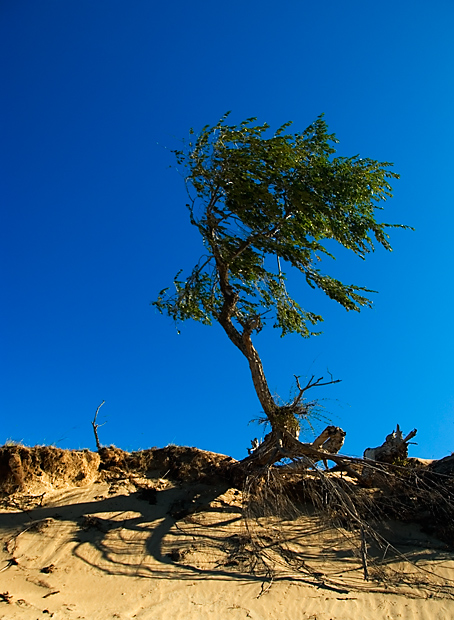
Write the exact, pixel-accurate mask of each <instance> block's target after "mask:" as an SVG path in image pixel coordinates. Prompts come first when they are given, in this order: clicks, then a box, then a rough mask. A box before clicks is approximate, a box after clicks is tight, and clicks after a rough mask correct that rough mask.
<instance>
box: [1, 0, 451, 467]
mask: <svg viewBox="0 0 454 620" xmlns="http://www.w3.org/2000/svg"><path fill="white" fill-rule="evenodd" d="M453 30H454V5H453V3H452V1H451V0H446V1H441V0H433V1H431V2H429V1H428V0H425V1H421V0H399V1H396V0H393V1H390V0H384V1H383V2H365V1H364V0H361V1H360V0H345V1H344V2H339V1H338V0H327V1H325V2H322V3H320V2H306V1H304V0H298V1H297V0H283V1H282V2H271V1H268V0H265V1H264V0H260V2H259V1H258V0H250V1H248V2H244V1H241V2H240V1H239V0H231V1H230V2H228V3H215V2H214V3H213V2H208V1H201V0H193V1H192V2H182V1H181V0H176V1H175V2H172V3H164V2H152V1H151V0H134V2H126V1H121V2H120V1H118V0H96V1H93V0H65V1H64V2H62V1H60V0H53V1H50V0H40V1H39V2H37V1H36V0H19V1H18V0H3V1H2V2H1V4H0V48H1V58H2V63H1V66H0V78H1V90H2V95H1V102H0V106H1V108H0V117H1V121H0V122H1V148H0V157H1V162H0V165H1V178H0V193H1V204H2V225H1V236H2V239H1V254H2V255H1V265H2V267H1V269H2V286H1V295H2V303H1V313H2V320H1V332H2V333H1V362H0V363H1V391H0V406H1V414H0V416H1V417H0V443H2V442H4V441H6V440H7V439H13V440H16V441H19V440H22V441H23V442H24V443H25V444H28V445H33V444H43V443H45V444H55V445H57V446H60V447H69V448H79V447H89V448H94V439H93V435H92V429H91V425H90V421H91V420H92V418H93V414H94V412H95V410H96V407H97V406H98V405H99V404H100V402H101V401H102V400H103V399H104V400H105V401H106V404H105V405H104V406H103V408H102V409H101V411H100V419H99V421H100V422H101V423H103V422H106V424H105V426H103V427H102V428H101V429H100V438H101V442H102V443H104V444H109V443H114V444H116V445H118V446H120V447H122V448H124V449H128V450H133V449H138V448H147V447H150V446H163V445H166V444H168V443H177V444H182V445H193V446H197V447H199V448H203V449H208V450H213V451H217V452H222V453H226V454H231V455H232V456H235V457H237V458H239V457H241V456H244V454H245V452H246V448H247V447H248V445H249V441H250V439H251V438H253V437H254V436H256V435H258V434H259V433H260V432H261V428H259V429H257V427H256V426H254V425H249V426H248V422H249V421H250V420H251V419H253V418H256V417H258V416H260V405H259V403H258V400H257V398H256V396H255V393H254V391H253V388H252V383H251V380H250V377H249V374H248V367H247V364H246V362H245V360H244V359H243V358H242V357H241V354H240V353H239V352H238V351H237V350H236V349H235V348H234V347H233V345H232V344H231V343H230V342H229V341H228V340H227V338H226V336H225V335H224V334H223V333H222V331H221V330H220V329H219V328H216V327H213V328H208V327H203V326H201V325H198V324H193V323H192V324H186V325H184V326H183V328H182V332H181V335H178V334H177V333H176V330H175V328H174V326H173V324H172V323H171V321H170V320H169V319H167V318H165V317H163V316H161V315H159V314H158V313H157V312H156V311H155V310H154V309H153V308H152V307H150V305H149V303H150V301H152V300H153V299H154V298H155V297H156V295H157V292H158V291H159V290H160V289H161V288H163V287H165V286H167V285H168V284H170V283H171V282H172V278H173V276H174V275H175V273H176V272H177V271H178V269H180V268H184V267H187V268H188V269H189V268H190V267H192V265H193V263H194V262H195V261H196V260H197V258H198V256H199V253H201V252H202V247H201V245H200V242H199V239H198V236H197V232H196V231H195V230H194V229H192V228H191V226H190V224H189V220H188V216H187V212H186V209H185V202H186V196H185V190H184V185H183V182H182V179H181V177H180V176H179V174H178V172H177V171H175V169H173V168H170V167H169V166H170V165H171V164H172V163H173V159H172V155H171V153H170V149H172V148H177V147H178V145H179V142H178V140H179V139H180V138H181V137H184V136H186V135H187V132H188V130H189V128H190V127H191V126H192V127H194V128H195V129H197V128H201V127H202V126H203V125H205V124H206V123H214V122H216V121H217V120H218V119H219V118H220V116H221V115H222V114H223V113H224V112H226V111H227V110H232V111H233V113H232V118H233V119H234V120H236V121H241V120H243V119H244V118H247V117H250V116H257V117H258V119H259V121H261V122H262V121H266V122H268V123H269V124H271V125H272V126H274V127H277V126H278V125H280V124H282V123H283V122H285V121H287V120H293V121H294V129H295V130H302V129H304V128H305V127H306V126H307V125H309V124H310V123H311V122H312V121H313V120H314V119H315V118H316V117H317V115H319V114H320V113H322V112H324V113H325V115H326V120H327V122H328V125H329V129H330V130H331V131H333V132H335V133H336V134H337V137H338V138H339V140H340V144H339V154H341V155H355V154H357V153H360V154H361V155H362V156H364V157H371V158H373V159H377V160H387V161H392V162H394V163H395V170H396V172H399V173H400V174H401V180H400V181H397V182H396V183H395V197H394V198H393V199H392V200H391V201H389V202H388V203H387V204H386V211H385V212H384V214H383V219H384V220H385V221H389V222H398V223H406V224H409V225H411V226H414V227H415V229H416V231H415V232H414V233H411V232H405V231H400V230H396V231H394V232H393V234H392V241H393V246H394V252H393V253H392V254H388V253H386V252H384V251H377V252H376V253H375V254H374V255H372V256H370V257H369V258H368V259H367V260H366V261H365V262H362V261H360V260H359V259H355V258H354V257H353V258H352V257H349V256H348V255H346V254H345V253H341V255H340V258H339V260H338V261H336V263H334V264H333V265H331V264H329V263H327V264H326V268H327V270H331V273H333V274H334V275H337V276H338V277H340V278H341V279H342V280H343V281H345V282H349V283H355V284H358V285H365V286H368V287H369V288H372V289H376V290H378V291H379V294H378V295H375V296H374V309H373V310H364V311H363V312H362V313H361V314H356V313H346V312H345V311H344V310H343V309H342V308H340V307H336V305H335V304H334V302H331V301H329V300H325V299H323V297H322V296H321V295H313V294H311V295H309V292H308V291H307V286H306V285H305V284H304V283H303V282H302V281H301V282H299V281H295V282H294V287H295V288H294V293H295V295H296V296H297V297H298V299H299V300H300V301H301V303H302V305H303V306H307V307H308V309H310V310H312V311H315V312H320V313H321V314H323V315H324V317H325V323H324V324H323V330H324V333H323V335H322V336H320V337H318V338H314V339H312V340H310V341H307V340H302V339H298V338H297V337H287V338H285V339H280V338H279V337H278V335H277V333H276V334H274V333H270V332H269V331H268V332H265V331H264V332H262V334H260V338H259V339H258V341H257V348H258V350H259V352H260V353H261V355H262V358H263V362H264V365H265V369H266V371H267V374H268V378H269V383H270V386H271V388H272V390H273V391H275V392H277V393H279V394H280V395H281V396H282V397H283V398H286V397H288V396H289V394H290V390H291V387H292V382H293V375H294V374H298V375H301V376H302V377H304V376H305V375H308V376H310V375H312V374H315V375H317V376H318V375H321V374H323V373H326V369H327V368H328V369H329V371H330V372H331V373H332V374H333V375H334V376H335V377H338V378H341V379H342V383H340V384H338V385H336V386H330V387H327V388H320V389H319V391H316V390H314V391H313V393H312V396H314V397H315V396H316V397H319V398H321V399H326V400H324V401H323V404H324V405H325V407H326V415H327V416H328V418H330V420H331V422H332V423H334V424H336V425H339V426H342V427H343V428H344V429H345V430H346V431H347V439H346V443H345V446H344V451H345V452H346V453H348V454H355V455H358V454H362V452H363V450H364V449H365V448H366V447H369V446H376V445H379V444H380V443H381V442H382V441H383V439H384V437H385V435H386V434H387V433H389V432H390V431H391V430H392V429H393V428H394V427H395V425H396V423H397V422H399V423H400V425H401V427H402V428H403V429H404V431H410V430H411V429H412V428H413V427H414V426H416V427H417V428H418V435H417V437H416V440H417V441H418V446H413V447H412V448H411V454H413V455H417V456H423V457H428V458H430V457H432V458H433V457H441V456H444V455H446V454H448V453H450V452H451V451H452V450H454V443H453V440H452V438H453V435H454V416H453V413H454V382H453V349H454V327H453V321H452V308H453V306H454V293H453V282H452V271H453V240H452V239H453V231H454V210H453V192H452V175H453V155H452V144H453V140H454V115H453V110H454V37H453ZM317 428H319V427H317ZM320 428H321V427H320ZM307 439H310V435H307Z"/></svg>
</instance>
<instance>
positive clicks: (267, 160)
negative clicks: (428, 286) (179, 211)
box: [154, 115, 398, 337]
mask: <svg viewBox="0 0 454 620" xmlns="http://www.w3.org/2000/svg"><path fill="white" fill-rule="evenodd" d="M226 120H227V115H225V116H224V117H223V118H222V119H221V121H219V123H217V124H216V125H214V126H213V127H210V126H206V127H204V128H203V130H202V131H201V132H200V134H199V135H197V136H195V134H194V132H193V131H192V130H191V138H192V139H191V140H190V141H189V142H188V144H187V148H184V149H182V150H177V151H174V153H175V155H176V159H177V162H178V165H179V167H183V169H184V176H185V180H186V184H187V188H188V194H189V196H190V199H191V201H190V203H189V204H188V207H189V211H190V218H191V223H192V224H193V225H195V226H196V227H197V228H198V230H199V232H200V234H201V236H202V238H203V242H204V245H205V248H206V250H207V253H206V254H205V255H204V256H202V257H201V259H200V260H199V262H198V263H197V264H196V265H195V267H194V268H193V270H192V272H191V273H190V275H189V276H188V277H185V278H183V277H181V273H182V272H179V274H177V276H176V278H175V281H174V283H175V292H174V293H173V294H169V289H164V290H163V291H161V292H160V295H159V298H158V300H157V301H156V302H154V303H155V305H156V306H157V307H158V308H159V309H160V310H161V311H165V312H166V313H168V314H169V315H170V316H171V317H172V318H174V319H175V320H176V321H184V320H186V319H188V318H192V319H195V320H197V321H201V322H202V323H205V324H211V322H212V321H213V319H214V320H215V321H219V319H220V315H221V313H222V310H223V308H224V304H225V300H226V294H227V296H228V297H229V298H230V299H232V300H233V299H235V307H234V311H233V312H232V313H231V319H232V321H233V322H234V323H236V324H237V325H238V326H241V328H244V327H245V326H246V325H249V326H251V325H253V329H254V330H259V329H261V328H262V327H263V325H264V324H265V323H266V321H267V320H269V318H271V317H272V318H273V321H274V325H273V326H274V327H277V328H279V329H280V330H281V333H282V335H285V334H287V333H290V332H296V333H299V334H301V335H302V336H305V337H307V336H310V335H312V334H313V332H312V326H314V325H315V324H316V323H317V322H318V321H320V320H322V317H321V316H318V315H316V314H314V313H312V312H310V311H309V310H307V309H303V308H302V307H301V306H300V305H299V304H298V302H297V301H296V300H295V299H293V298H292V297H291V296H290V295H289V293H288V291H287V288H286V275H285V270H286V269H288V267H289V266H291V267H293V268H296V269H297V270H298V271H300V272H301V273H302V274H303V275H304V277H305V279H306V282H307V283H308V284H309V285H310V286H311V287H318V288H320V289H321V290H323V291H324V292H325V293H326V294H327V295H328V297H330V298H331V299H334V300H335V301H337V302H338V303H340V304H341V305H342V306H344V308H346V309H347V310H359V309H360V308H361V306H369V305H370V300H369V298H368V297H367V296H365V295H364V293H366V294H367V293H370V292H372V291H370V290H368V289H367V288H364V287H362V286H355V285H352V284H343V283H342V282H340V281H339V280H337V279H335V278H333V277H331V276H330V275H328V274H325V273H323V272H322V271H321V269H320V262H321V258H322V256H323V255H329V256H331V257H333V255H332V254H331V252H329V251H328V250H327V248H326V247H325V246H324V242H326V241H327V240H335V241H337V242H338V243H340V244H341V245H342V246H344V247H345V248H347V249H349V250H351V251H353V252H354V253H355V254H357V255H358V256H360V257H361V258H364V257H365V255H366V254H367V253H369V252H370V251H372V250H373V249H374V242H375V243H379V244H381V245H382V246H383V247H384V248H386V249H387V250H390V249H391V246H390V244H389V241H388V235H387V233H386V232H385V229H386V228H387V226H388V225H387V224H384V223H380V222H378V221H377V220H376V210H377V209H380V208H381V203H382V202H383V201H384V200H386V199H387V198H388V197H390V196H391V186H390V184H389V179H392V178H394V179H396V178H398V175H397V174H396V173H394V172H392V171H391V170H390V167H391V165H392V164H390V163H389V162H377V161H374V160H372V159H364V158H361V157H359V156H353V157H348V158H347V157H334V156H333V155H334V153H335V148H334V145H335V144H337V139H336V137H335V136H334V134H330V133H328V128H327V125H326V122H325V121H324V119H323V117H322V116H320V117H319V118H318V119H317V120H316V121H315V122H314V123H313V124H311V125H310V126H309V127H308V128H307V129H306V130H305V131H303V132H302V133H295V134H290V133H286V131H287V130H288V128H289V127H290V125H291V123H286V124H285V125H283V126H282V127H280V129H278V130H277V131H276V132H275V133H274V135H272V136H268V130H269V126H268V125H267V124H263V125H254V121H255V120H256V119H255V118H251V119H247V120H246V121H244V122H242V123H241V124H240V125H238V126H231V125H227V124H226ZM333 258H334V257H333ZM232 309H233V308H232Z"/></svg>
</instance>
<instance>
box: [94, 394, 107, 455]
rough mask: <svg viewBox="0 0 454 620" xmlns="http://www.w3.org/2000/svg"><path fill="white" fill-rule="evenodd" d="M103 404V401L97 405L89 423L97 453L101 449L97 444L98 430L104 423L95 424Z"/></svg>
mask: <svg viewBox="0 0 454 620" xmlns="http://www.w3.org/2000/svg"><path fill="white" fill-rule="evenodd" d="M105 402H106V401H105V400H103V401H102V403H101V404H100V405H99V407H98V408H97V409H96V413H95V417H94V418H93V421H92V423H91V425H92V426H93V432H94V434H95V441H96V449H97V450H98V451H99V450H101V448H102V446H101V444H100V443H99V437H98V428H99V427H100V426H104V424H105V422H104V424H97V423H96V418H97V417H98V413H99V410H100V409H101V407H102V406H103V405H104V403H105Z"/></svg>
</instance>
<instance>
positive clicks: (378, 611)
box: [0, 476, 454, 620]
mask: <svg viewBox="0 0 454 620" xmlns="http://www.w3.org/2000/svg"><path fill="white" fill-rule="evenodd" d="M133 482H134V484H133V483H132V482H131V480H130V479H128V478H125V477H123V478H121V476H120V479H119V480H117V481H115V480H110V481H104V482H99V481H98V482H90V483H89V484H87V486H85V487H82V488H77V487H70V488H65V489H63V490H57V491H55V490H49V485H47V487H46V489H45V495H44V496H42V497H39V496H38V495H39V494H38V493H37V489H34V497H31V496H28V495H27V494H26V493H16V494H12V495H10V496H9V497H8V498H7V499H6V500H5V501H4V506H3V509H2V510H1V511H0V538H1V549H0V570H1V572H0V595H1V596H2V598H3V600H2V601H0V618H5V619H6V618H8V619H16V618H20V619H23V620H29V619H30V620H36V619H37V618H46V617H53V618H55V619H63V618H65V619H78V618H85V619H87V620H96V619H99V620H104V619H110V618H120V619H130V618H137V619H138V620H161V619H162V620H164V619H165V620H169V619H170V620H180V619H181V620H183V619H192V618H194V619H197V620H199V619H205V618H207V619H208V618H210V619H211V618H216V619H220V620H223V619H224V618H225V619H226V618H229V620H236V619H242V618H253V619H255V620H265V619H273V620H277V619H279V620H284V619H285V620H303V619H304V620H308V619H313V620H350V619H351V620H361V619H369V618H370V620H379V619H385V618H387V619H388V618H389V619H393V620H394V619H403V620H405V619H410V618H411V619H418V620H419V619H421V620H423V619H426V620H448V619H450V618H454V597H453V596H452V594H451V593H450V591H449V589H447V588H444V587H443V584H444V583H446V585H449V584H450V581H448V580H449V579H454V555H453V554H452V553H448V552H447V551H445V550H443V548H442V547H440V546H438V548H437V544H436V542H435V541H425V542H426V543H427V544H426V545H423V544H422V540H423V539H422V538H421V535H420V533H419V532H418V529H417V528H415V530H414V531H410V530H408V528H407V529H406V530H405V532H401V533H400V535H401V536H404V535H407V536H409V537H410V538H411V539H412V540H413V541H414V542H415V545H416V547H415V549H416V550H413V552H414V554H416V555H414V556H413V557H414V558H415V559H416V561H417V563H418V564H419V566H420V567H421V568H423V569H424V570H426V569H430V570H432V569H434V570H435V571H436V572H437V573H438V575H439V576H440V577H439V578H438V580H436V583H438V586H437V585H434V586H433V587H431V588H422V587H421V585H418V584H417V583H415V584H414V585H412V586H411V587H410V586H409V585H408V584H409V582H411V579H408V578H405V579H403V580H402V584H401V585H400V586H393V587H390V586H389V587H388V591H386V588H384V586H383V584H381V585H380V584H378V583H377V582H369V583H365V582H364V581H363V580H362V574H361V570H360V568H359V567H358V562H357V560H356V559H355V558H352V557H351V554H349V552H348V545H345V544H344V543H343V542H342V539H341V538H339V536H337V537H333V536H332V533H330V532H327V531H325V532H323V533H321V531H320V530H319V529H318V528H317V527H316V525H314V522H313V520H311V518H309V517H307V518H306V519H304V518H301V520H300V521H299V522H288V523H284V524H282V523H280V524H278V523H277V522H276V523H274V522H273V521H270V520H268V522H267V523H262V524H256V527H257V528H259V529H260V528H262V529H263V531H262V532H261V534H262V535H263V536H262V539H263V540H265V541H266V536H269V534H270V532H271V533H273V532H276V536H281V537H282V536H284V537H285V538H286V545H287V547H286V548H289V549H290V548H291V547H292V545H293V548H294V549H296V548H298V546H299V548H300V550H301V553H302V554H303V555H304V557H305V558H306V564H305V565H304V570H300V571H299V572H295V573H294V574H293V575H292V574H291V572H289V570H288V568H287V569H285V568H284V566H282V568H281V569H280V568H279V566H278V568H277V570H276V571H275V573H274V579H273V581H272V582H271V581H270V579H269V578H267V573H266V571H265V572H263V571H262V574H260V570H258V569H257V570H256V572H258V573H259V574H256V575H254V574H251V571H250V568H251V565H252V564H251V562H253V561H254V557H253V555H254V554H253V550H252V551H251V548H250V547H248V545H247V544H245V542H244V541H245V540H246V538H247V537H245V525H244V522H243V520H242V516H241V493H240V492H239V491H237V490H234V489H228V488H227V487H226V486H222V485H221V484H219V485H218V486H213V485H202V484H184V485H182V484H180V485H178V484H176V483H172V482H170V481H168V480H165V479H154V480H153V479H146V478H143V479H142V480H141V481H139V480H138V478H137V479H134V480H133ZM138 482H139V483H140V484H139V487H140V486H141V487H144V488H146V487H147V486H148V487H149V488H150V490H149V491H147V490H145V491H144V490H143V488H142V490H140V488H139V490H138V484H137V483H138ZM40 504H42V505H40ZM19 506H20V507H19ZM398 535H399V533H398V532H397V534H396V536H398ZM431 547H432V548H431ZM270 549H271V546H270ZM270 553H271V551H270ZM269 557H270V561H271V560H272V557H271V555H270V556H269ZM262 568H263V567H262ZM397 568H398V567H397ZM424 570H423V571H422V572H421V571H420V573H418V574H423V573H424ZM270 574H271V573H268V577H269V576H270ZM321 575H324V576H326V578H325V577H321ZM413 580H414V581H417V574H416V573H415V576H413ZM405 581H406V582H407V583H405ZM434 583H435V582H434ZM451 585H453V584H451Z"/></svg>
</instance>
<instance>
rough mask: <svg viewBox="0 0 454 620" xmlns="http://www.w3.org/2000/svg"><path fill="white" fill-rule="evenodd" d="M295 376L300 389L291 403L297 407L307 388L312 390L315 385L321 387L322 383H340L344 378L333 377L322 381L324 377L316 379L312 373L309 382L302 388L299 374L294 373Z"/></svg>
mask: <svg viewBox="0 0 454 620" xmlns="http://www.w3.org/2000/svg"><path fill="white" fill-rule="evenodd" d="M330 374H331V373H330ZM293 376H294V377H295V379H296V387H297V388H298V390H299V394H298V396H297V397H296V398H295V400H294V401H293V403H292V405H291V406H292V407H296V405H298V403H299V402H300V400H301V399H302V397H303V394H304V392H306V391H307V390H310V389H311V388H313V387H321V386H322V385H331V384H332V383H340V382H341V381H342V379H333V380H331V381H325V382H324V383H321V382H322V381H323V377H319V378H318V379H317V380H316V381H314V378H315V375H312V377H311V378H310V379H309V381H308V382H307V384H306V385H305V386H304V387H303V388H302V387H301V385H300V382H299V377H298V376H297V375H293ZM331 376H332V375H331Z"/></svg>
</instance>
